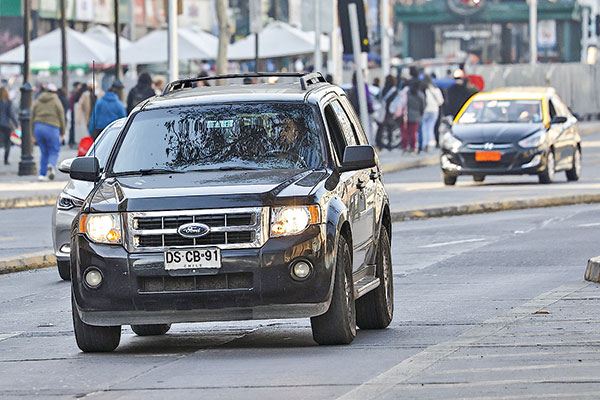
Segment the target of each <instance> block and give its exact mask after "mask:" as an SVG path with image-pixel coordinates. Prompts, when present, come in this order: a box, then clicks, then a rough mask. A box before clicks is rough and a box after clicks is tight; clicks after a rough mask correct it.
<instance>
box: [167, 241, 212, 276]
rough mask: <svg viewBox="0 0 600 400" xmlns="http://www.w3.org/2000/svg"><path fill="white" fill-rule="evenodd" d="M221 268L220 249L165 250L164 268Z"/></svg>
mask: <svg viewBox="0 0 600 400" xmlns="http://www.w3.org/2000/svg"><path fill="white" fill-rule="evenodd" d="M206 268H221V249H219V248H218V247H205V248H202V249H181V250H167V251H165V269H166V270H174V269H206Z"/></svg>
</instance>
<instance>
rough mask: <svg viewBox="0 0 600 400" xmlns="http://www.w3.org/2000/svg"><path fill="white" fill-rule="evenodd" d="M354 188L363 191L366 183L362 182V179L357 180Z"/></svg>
mask: <svg viewBox="0 0 600 400" xmlns="http://www.w3.org/2000/svg"><path fill="white" fill-rule="evenodd" d="M356 187H357V188H358V189H360V190H363V189H364V188H366V187H367V182H365V181H363V180H362V179H359V180H358V183H357V184H356Z"/></svg>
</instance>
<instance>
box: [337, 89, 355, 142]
mask: <svg viewBox="0 0 600 400" xmlns="http://www.w3.org/2000/svg"><path fill="white" fill-rule="evenodd" d="M331 108H332V109H333V111H334V112H335V116H336V117H337V120H338V122H339V124H340V128H341V129H342V133H343V134H344V137H345V138H346V144H347V145H348V146H356V145H357V144H358V140H357V138H356V132H354V127H353V126H352V123H351V122H350V119H349V118H348V115H347V114H346V111H344V109H343V108H342V105H341V104H340V102H339V101H338V100H334V101H332V102H331Z"/></svg>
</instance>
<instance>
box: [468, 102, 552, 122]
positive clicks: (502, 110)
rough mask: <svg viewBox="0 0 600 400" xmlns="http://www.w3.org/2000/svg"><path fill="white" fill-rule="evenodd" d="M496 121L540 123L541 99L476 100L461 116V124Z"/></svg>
mask: <svg viewBox="0 0 600 400" xmlns="http://www.w3.org/2000/svg"><path fill="white" fill-rule="evenodd" d="M494 122H517V123H540V122H542V102H541V101H540V100H475V101H473V102H471V104H469V106H468V107H467V109H466V110H465V111H464V112H463V113H462V115H461V116H460V118H459V120H458V123H459V124H485V123H494Z"/></svg>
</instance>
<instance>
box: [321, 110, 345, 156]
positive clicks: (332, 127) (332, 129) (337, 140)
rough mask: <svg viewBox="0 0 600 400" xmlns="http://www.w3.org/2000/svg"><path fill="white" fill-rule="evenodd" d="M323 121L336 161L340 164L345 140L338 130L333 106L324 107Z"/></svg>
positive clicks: (339, 129)
mask: <svg viewBox="0 0 600 400" xmlns="http://www.w3.org/2000/svg"><path fill="white" fill-rule="evenodd" d="M325 120H326V122H327V128H328V129H329V133H330V135H331V140H332V141H333V147H334V150H335V154H336V155H337V159H338V161H339V162H340V164H341V162H342V160H343V159H344V149H345V148H346V138H345V137H344V134H343V133H342V130H341V128H340V125H339V122H338V119H337V116H336V114H335V111H334V110H333V106H332V105H331V104H329V105H327V107H325Z"/></svg>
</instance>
